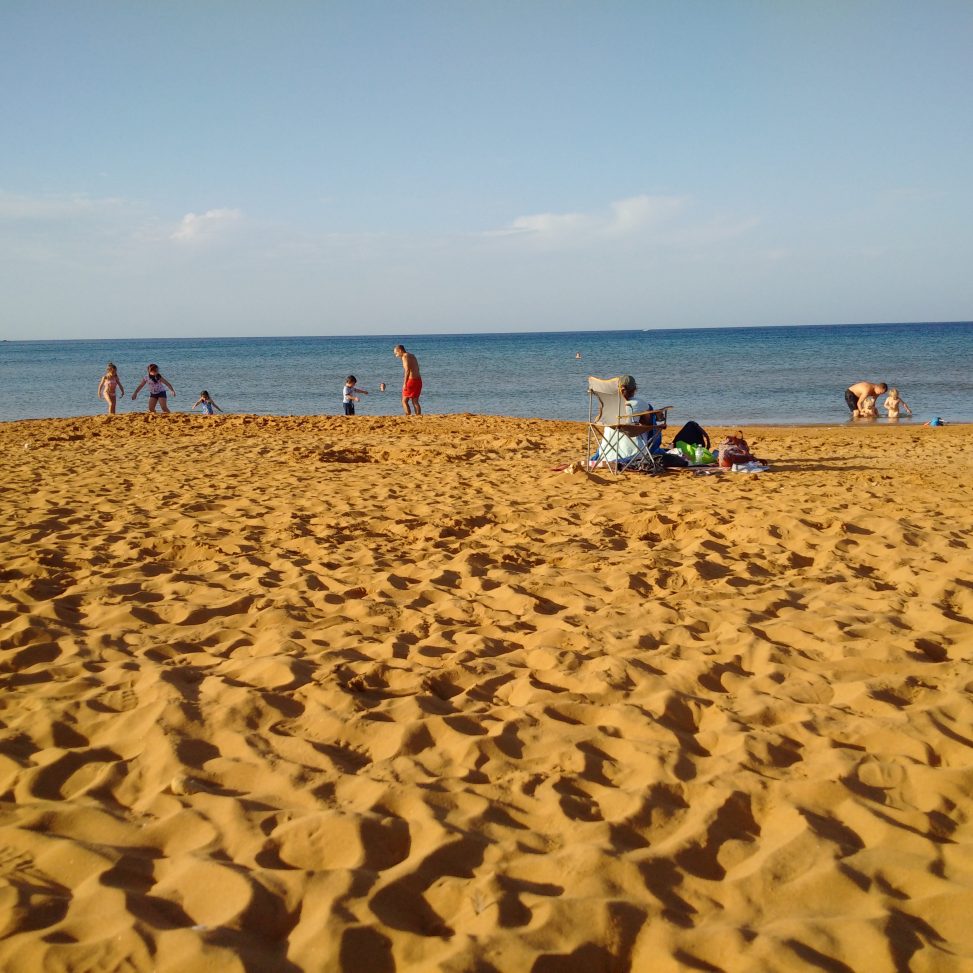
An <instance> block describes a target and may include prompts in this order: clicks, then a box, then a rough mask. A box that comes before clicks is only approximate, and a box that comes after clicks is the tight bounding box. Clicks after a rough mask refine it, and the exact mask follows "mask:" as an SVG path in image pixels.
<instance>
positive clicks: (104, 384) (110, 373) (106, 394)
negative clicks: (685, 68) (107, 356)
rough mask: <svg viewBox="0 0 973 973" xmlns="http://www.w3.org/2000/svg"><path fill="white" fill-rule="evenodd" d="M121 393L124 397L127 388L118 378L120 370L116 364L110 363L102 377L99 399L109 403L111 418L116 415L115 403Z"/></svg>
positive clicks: (99, 385)
mask: <svg viewBox="0 0 973 973" xmlns="http://www.w3.org/2000/svg"><path fill="white" fill-rule="evenodd" d="M119 392H121V394H122V395H124V394H125V387H124V386H123V385H122V380H121V379H120V378H119V377H118V369H117V368H116V367H115V363H114V362H109V363H108V368H107V369H105V374H104V375H102V376H101V381H100V382H99V383H98V398H99V399H104V400H105V401H106V402H107V403H108V414H109V415H110V416H113V415H115V403H116V402H117V396H118V393H119Z"/></svg>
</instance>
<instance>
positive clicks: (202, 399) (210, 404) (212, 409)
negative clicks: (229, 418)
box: [193, 389, 223, 416]
mask: <svg viewBox="0 0 973 973" xmlns="http://www.w3.org/2000/svg"><path fill="white" fill-rule="evenodd" d="M199 405H201V406H202V407H203V412H205V413H206V415H208V416H211V415H214V414H215V413H217V412H222V411H223V410H222V409H221V408H220V407H219V406H218V405H217V404H216V403H215V402H214V401H213V400H212V399H211V398H210V397H209V392H207V391H206V389H203V391H202V392H200V393H199V398H198V399H197V400H196V402H195V403H194V404H193V411H194V412H195V411H196V406H199Z"/></svg>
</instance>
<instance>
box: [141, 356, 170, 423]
mask: <svg viewBox="0 0 973 973" xmlns="http://www.w3.org/2000/svg"><path fill="white" fill-rule="evenodd" d="M145 385H148V387H149V412H155V407H156V406H157V405H160V404H161V406H162V411H163V412H164V413H166V414H167V415H168V413H169V403H168V402H167V401H166V389H168V390H169V391H170V392H171V393H172V397H173V398H175V397H176V390H175V389H174V388H173V387H172V386H171V385H170V384H169V382H168V381H167V380H166V379H164V378H163V377H162V373H161V372H160V371H159V366H158V365H149V371H148V374H147V375H146V376H145V378H143V379H142V381H141V382H139V385H138V388H137V389H136V390H135V391H134V392H133V393H132V401H133V402H134V401H135V398H136V396H137V395H138V394H139V392H141V391H142V387H143V386H145Z"/></svg>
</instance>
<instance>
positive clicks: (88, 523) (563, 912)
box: [0, 414, 973, 973]
mask: <svg viewBox="0 0 973 973" xmlns="http://www.w3.org/2000/svg"><path fill="white" fill-rule="evenodd" d="M677 421H678V420H677V419H676V418H674V419H673V422H674V423H675V422H677ZM971 431H973V430H971V427H968V426H966V427H963V426H947V427H945V428H942V429H928V428H922V427H919V426H918V425H912V424H909V425H902V426H901V427H894V426H888V425H881V426H875V427H850V426H844V427H840V428H794V427H790V428H787V427H780V428H752V429H748V430H747V436H748V439H749V440H750V442H751V445H752V446H753V448H754V451H755V452H756V453H757V454H758V455H760V456H762V457H766V458H767V459H769V460H770V461H771V463H772V469H771V470H770V471H769V472H767V473H761V474H756V475H748V474H734V473H726V474H722V475H715V476H694V475H693V474H691V473H686V472H672V473H668V474H666V475H665V476H662V477H646V476H636V475H627V476H623V477H621V478H618V479H613V478H611V477H610V476H607V475H604V474H599V475H596V476H590V477H589V476H586V475H584V474H583V473H574V474H572V473H571V472H555V470H554V469H553V468H554V467H556V466H558V465H560V464H563V463H566V462H570V461H571V460H576V459H580V458H581V456H582V453H583V427H582V426H581V425H580V424H572V423H555V422H545V421H540V420H519V419H497V418H489V417H482V416H448V417H436V416H423V417H421V418H416V419H405V418H398V417H396V418H368V417H356V418H354V419H345V418H328V417H310V418H308V417H305V418H270V417H252V416H226V417H213V418H207V417H201V416H189V415H173V416H170V417H168V418H162V417H149V416H146V415H144V414H128V415H121V416H116V417H108V416H98V417H92V418H85V419H60V420H43V421H25V422H15V423H4V424H0V450H2V453H0V455H2V459H0V466H2V471H3V472H2V477H0V554H2V565H0V570H2V582H3V584H2V586H0V623H2V639H0V685H2V694H0V799H2V804H0V968H2V969H3V970H5V971H10V973H16V971H25V973H26V971H36V970H40V969H49V970H72V971H94V970H103V971H110V970H130V971H143V970H144V971H149V970H158V971H172V973H176V971H179V973H187V971H197V970H198V971H203V970H205V971H224V970H225V971H264V970H273V971H277V970H281V971H297V970H305V971H341V973H391V971H397V973H403V971H426V970H445V971H450V973H460V971H480V973H521V971H535V973H567V971H577V973H595V971H629V970H631V971H652V973H665V971H677V970H708V971H713V970H723V971H738V970H739V971H789V970H826V971H832V973H837V971H850V970H853V971H864V970H867V971H870V973H882V971H891V973H902V971H906V970H908V971H916V973H922V971H930V973H931V971H937V973H941V971H949V973H951V971H956V973H960V971H964V970H966V971H968V970H970V969H973V923H971V921H970V917H971V916H973V821H971V808H973V803H971V801H973V766H971V764H973V672H971V668H970V664H969V661H970V656H971V652H973V558H971V555H970V548H971V541H973V518H971V514H970V510H971V506H973V476H971V474H973V452H971V444H973V435H971ZM711 432H713V433H714V434H715V433H717V432H719V431H718V430H711Z"/></svg>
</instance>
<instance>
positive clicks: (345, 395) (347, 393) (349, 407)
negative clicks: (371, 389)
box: [341, 375, 368, 416]
mask: <svg viewBox="0 0 973 973" xmlns="http://www.w3.org/2000/svg"><path fill="white" fill-rule="evenodd" d="M357 383H358V379H357V378H355V376H354V375H349V376H348V377H347V378H346V379H345V384H344V388H342V390H341V402H342V404H343V405H344V407H345V415H346V416H353V415H354V414H355V403H356V402H357V401H358V396H359V395H368V393H367V392H366V391H365V390H364V389H360V388H358V385H357Z"/></svg>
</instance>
